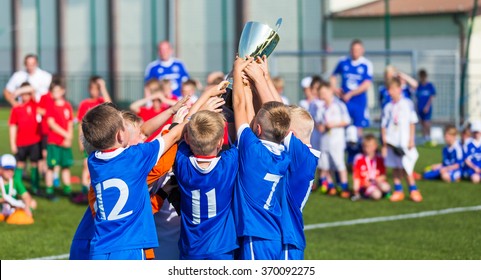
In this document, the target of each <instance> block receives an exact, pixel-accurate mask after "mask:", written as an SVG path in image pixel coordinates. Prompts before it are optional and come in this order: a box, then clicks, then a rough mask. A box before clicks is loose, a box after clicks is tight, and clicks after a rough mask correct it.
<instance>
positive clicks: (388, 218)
mask: <svg viewBox="0 0 481 280" xmlns="http://www.w3.org/2000/svg"><path fill="white" fill-rule="evenodd" d="M480 210H481V205H478V206H471V207H458V208H447V209H442V210H433V211H425V212H418V213H412V214H402V215H395V216H384V217H374V218H366V219H357V220H349V221H341V222H331V223H321V224H313V225H307V226H305V227H304V231H307V230H313V229H319V228H330V227H342V226H352V225H359V224H371V223H378V222H387V221H397V220H406V219H418V218H424V217H431V216H439V215H446V214H452V213H460V212H472V211H480Z"/></svg>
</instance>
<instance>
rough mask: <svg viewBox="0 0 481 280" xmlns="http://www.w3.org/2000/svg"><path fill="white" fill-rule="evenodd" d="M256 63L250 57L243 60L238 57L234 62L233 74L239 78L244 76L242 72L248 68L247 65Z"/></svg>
mask: <svg viewBox="0 0 481 280" xmlns="http://www.w3.org/2000/svg"><path fill="white" fill-rule="evenodd" d="M252 61H254V58H252V57H250V56H248V57H247V59H243V58H240V57H236V60H235V61H234V66H233V67H232V73H233V74H234V77H235V76H239V75H241V74H242V71H244V69H245V68H246V67H247V65H249V64H251V63H252Z"/></svg>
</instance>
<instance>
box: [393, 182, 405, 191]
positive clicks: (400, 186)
mask: <svg viewBox="0 0 481 280" xmlns="http://www.w3.org/2000/svg"><path fill="white" fill-rule="evenodd" d="M394 190H395V191H397V192H402V191H403V185H401V184H395V185H394Z"/></svg>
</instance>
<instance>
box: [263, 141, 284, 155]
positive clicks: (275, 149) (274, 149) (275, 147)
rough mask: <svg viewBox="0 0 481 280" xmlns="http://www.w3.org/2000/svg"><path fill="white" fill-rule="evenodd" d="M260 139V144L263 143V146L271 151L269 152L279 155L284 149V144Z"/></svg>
mask: <svg viewBox="0 0 481 280" xmlns="http://www.w3.org/2000/svg"><path fill="white" fill-rule="evenodd" d="M260 140H261V142H262V145H264V147H266V148H267V149H268V150H269V151H271V153H273V154H275V155H278V156H280V155H281V153H282V152H284V150H285V149H286V148H285V147H284V145H281V144H277V143H274V142H271V141H267V140H262V139H260Z"/></svg>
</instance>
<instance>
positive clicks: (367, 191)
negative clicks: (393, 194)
mask: <svg viewBox="0 0 481 280" xmlns="http://www.w3.org/2000/svg"><path fill="white" fill-rule="evenodd" d="M362 148H363V153H362V154H358V155H357V156H356V157H355V159H354V176H353V178H354V180H353V181H354V182H353V183H354V184H353V191H354V196H353V197H352V200H358V199H359V198H361V196H362V197H364V198H372V199H374V200H379V199H381V198H382V197H383V194H387V193H388V192H389V191H390V186H389V184H388V183H387V182H386V168H385V166H384V159H383V158H382V157H381V156H379V155H378V154H377V153H376V150H377V140H376V138H375V137H374V135H372V134H368V135H366V136H364V139H363V142H362Z"/></svg>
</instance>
